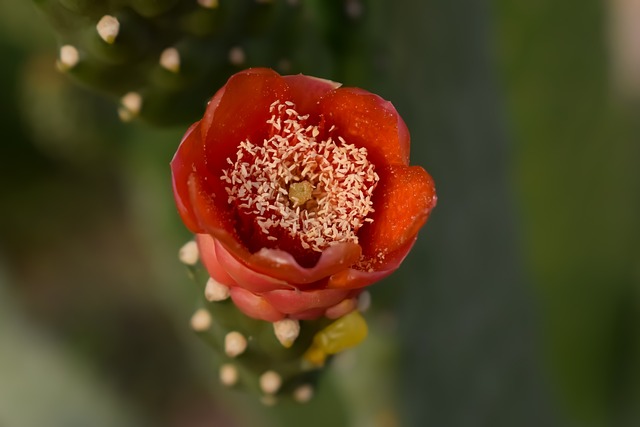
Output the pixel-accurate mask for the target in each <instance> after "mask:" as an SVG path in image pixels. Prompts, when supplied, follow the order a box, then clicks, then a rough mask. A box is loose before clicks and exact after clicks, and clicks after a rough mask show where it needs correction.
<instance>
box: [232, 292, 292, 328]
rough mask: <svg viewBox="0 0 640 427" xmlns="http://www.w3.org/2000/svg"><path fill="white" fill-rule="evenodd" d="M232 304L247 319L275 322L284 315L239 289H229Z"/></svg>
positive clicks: (267, 303) (265, 301)
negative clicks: (247, 317)
mask: <svg viewBox="0 0 640 427" xmlns="http://www.w3.org/2000/svg"><path fill="white" fill-rule="evenodd" d="M230 293H231V299H232V300H233V303H234V304H235V305H236V307H238V308H239V309H240V311H242V312H243V313H244V314H246V315H247V316H249V317H253V318H254V319H259V320H266V321H267V322H277V321H278V320H281V319H283V318H284V314H282V313H281V312H279V311H278V310H276V309H275V308H274V307H273V306H272V305H271V304H269V302H268V301H267V300H265V299H264V298H262V297H260V296H258V295H256V294H254V293H253V292H249V291H247V290H246V289H242V288H240V287H237V286H236V287H234V288H231V289H230Z"/></svg>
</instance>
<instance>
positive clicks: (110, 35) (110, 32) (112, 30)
mask: <svg viewBox="0 0 640 427" xmlns="http://www.w3.org/2000/svg"><path fill="white" fill-rule="evenodd" d="M96 30H98V34H99V35H100V38H101V39H102V40H104V41H105V42H107V43H109V44H113V43H115V41H116V37H118V33H119V32H120V21H118V18H116V17H114V16H111V15H104V16H103V17H102V18H100V21H98V24H97V25H96Z"/></svg>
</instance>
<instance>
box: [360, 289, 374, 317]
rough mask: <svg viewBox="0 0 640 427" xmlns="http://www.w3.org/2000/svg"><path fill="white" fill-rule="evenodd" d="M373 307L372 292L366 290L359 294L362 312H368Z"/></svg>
mask: <svg viewBox="0 0 640 427" xmlns="http://www.w3.org/2000/svg"><path fill="white" fill-rule="evenodd" d="M369 307H371V293H370V292H369V291H364V292H362V293H361V294H360V296H358V311H359V312H360V313H366V312H367V310H369Z"/></svg>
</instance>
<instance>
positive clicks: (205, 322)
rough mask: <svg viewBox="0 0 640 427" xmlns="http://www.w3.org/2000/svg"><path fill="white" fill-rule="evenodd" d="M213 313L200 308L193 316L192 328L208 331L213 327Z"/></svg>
mask: <svg viewBox="0 0 640 427" xmlns="http://www.w3.org/2000/svg"><path fill="white" fill-rule="evenodd" d="M211 320H212V319H211V314H209V312H208V311H207V310H206V309H204V308H200V309H198V310H196V312H195V313H193V316H191V328H192V329H193V330H194V331H196V332H204V331H207V330H208V329H209V328H210V327H211Z"/></svg>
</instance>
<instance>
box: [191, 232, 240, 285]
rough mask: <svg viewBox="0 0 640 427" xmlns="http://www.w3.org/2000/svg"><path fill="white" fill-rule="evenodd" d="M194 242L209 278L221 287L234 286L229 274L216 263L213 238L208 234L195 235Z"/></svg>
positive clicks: (234, 282) (234, 283)
mask: <svg viewBox="0 0 640 427" xmlns="http://www.w3.org/2000/svg"><path fill="white" fill-rule="evenodd" d="M196 242H198V249H199V250H200V259H201V260H202V263H203V264H204V266H205V268H206V269H207V272H208V273H209V276H211V277H213V278H214V279H215V280H216V281H218V282H220V283H222V284H223V285H227V286H236V285H237V283H236V281H235V280H233V278H232V277H231V276H229V273H227V271H226V270H225V269H224V267H223V266H222V265H220V262H219V261H218V257H217V256H216V247H215V245H214V241H213V238H212V237H211V236H209V235H208V234H198V235H196Z"/></svg>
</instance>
